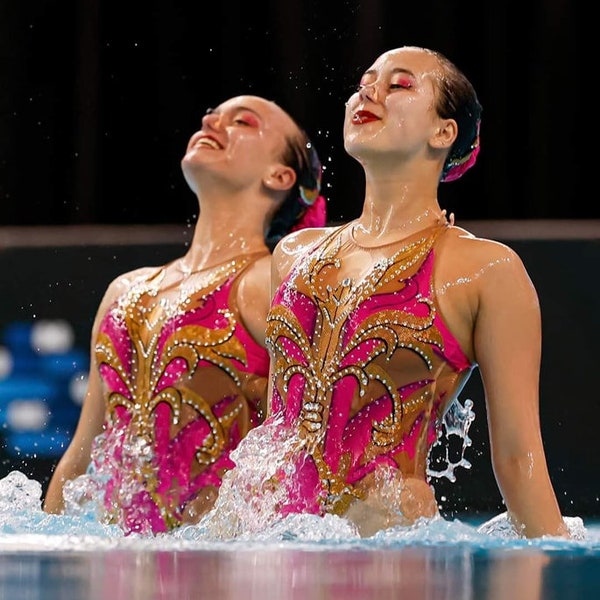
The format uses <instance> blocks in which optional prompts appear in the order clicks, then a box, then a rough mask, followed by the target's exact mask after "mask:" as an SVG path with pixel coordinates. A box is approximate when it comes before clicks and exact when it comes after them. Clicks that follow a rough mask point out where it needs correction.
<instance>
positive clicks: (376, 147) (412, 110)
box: [344, 47, 444, 161]
mask: <svg viewBox="0 0 600 600" xmlns="http://www.w3.org/2000/svg"><path fill="white" fill-rule="evenodd" d="M443 74H444V73H443V69H442V67H441V66H440V64H439V62H438V59H437V57H436V56H435V55H434V54H433V53H431V52H429V51H427V50H425V49H421V48H412V47H405V48H397V49H395V50H390V51H388V52H385V53H384V54H382V55H381V56H380V57H379V58H377V60H376V61H375V62H374V63H373V65H372V66H371V67H370V68H369V69H367V70H366V71H365V73H364V74H363V75H362V77H361V79H360V82H359V85H358V89H357V91H356V92H355V93H354V94H352V96H350V98H349V100H348V102H347V104H346V113H345V120H344V146H345V148H346V151H347V152H348V153H349V154H350V155H352V156H354V157H355V158H357V160H359V161H362V158H366V157H368V156H369V155H371V154H373V155H378V156H381V155H382V153H398V154H399V155H401V156H403V157H412V156H418V155H419V154H425V153H426V152H427V149H428V146H429V144H430V143H431V140H432V139H433V138H434V136H435V135H436V132H437V130H438V129H439V128H440V126H441V125H442V121H444V120H443V119H441V117H440V116H439V115H438V114H437V111H436V91H437V81H438V79H439V78H440V77H443Z"/></svg>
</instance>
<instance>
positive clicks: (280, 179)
mask: <svg viewBox="0 0 600 600" xmlns="http://www.w3.org/2000/svg"><path fill="white" fill-rule="evenodd" d="M263 183H264V184H265V186H267V187H268V188H269V189H271V190H278V191H285V190H289V189H291V188H292V187H294V184H295V183H296V171H294V169H292V167H288V166H286V165H282V164H277V165H273V166H272V167H270V168H269V171H268V172H267V174H266V176H265V177H264V178H263Z"/></svg>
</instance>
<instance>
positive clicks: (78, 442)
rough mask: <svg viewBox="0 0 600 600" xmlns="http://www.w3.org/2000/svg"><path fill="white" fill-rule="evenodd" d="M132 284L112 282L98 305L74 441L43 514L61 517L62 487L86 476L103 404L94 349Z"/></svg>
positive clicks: (125, 280) (48, 493)
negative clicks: (108, 314) (110, 314)
mask: <svg viewBox="0 0 600 600" xmlns="http://www.w3.org/2000/svg"><path fill="white" fill-rule="evenodd" d="M130 283H131V278H130V276H129V275H124V276H121V277H118V278H117V279H115V280H114V281H113V282H112V283H111V284H110V285H109V287H108V288H107V290H106V293H105V294H104V298H103V299H102V302H101V303H100V306H99V308H98V311H97V313H96V317H95V319H94V324H93V326H92V335H91V344H90V371H89V375H88V386H87V390H86V394H85V398H84V401H83V406H82V409H81V414H80V416H79V421H78V423H77V428H76V430H75V433H74V435H73V438H72V440H71V442H70V444H69V446H68V448H67V450H66V451H65V453H64V454H63V456H62V457H61V459H60V461H59V462H58V464H57V466H56V468H55V470H54V472H53V474H52V478H51V480H50V484H49V485H48V489H47V491H46V495H45V498H44V506H43V508H44V510H45V511H46V512H49V513H60V512H62V511H63V510H64V499H63V486H64V484H65V482H67V481H69V480H71V479H75V478H76V477H78V476H79V475H82V474H83V473H85V471H86V469H87V467H88V465H89V463H90V457H91V448H92V442H93V440H94V438H95V437H96V436H97V435H99V434H100V433H101V432H102V426H103V423H104V415H105V403H104V397H103V393H102V383H101V379H100V375H99V373H98V367H97V365H96V361H95V352H94V346H95V343H96V338H97V335H98V328H99V326H100V322H101V320H102V318H103V317H104V314H105V313H106V311H107V310H108V308H109V306H110V305H111V304H112V303H113V301H114V299H115V298H116V297H117V296H118V295H119V294H120V293H122V292H123V290H124V289H126V287H127V286H128V285H130Z"/></svg>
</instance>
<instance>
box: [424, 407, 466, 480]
mask: <svg viewBox="0 0 600 600" xmlns="http://www.w3.org/2000/svg"><path fill="white" fill-rule="evenodd" d="M474 419H475V413H474V412H473V401H472V400H470V399H467V400H465V403H464V405H463V404H461V403H460V401H459V400H458V399H455V400H454V402H452V404H451V405H450V406H449V407H448V410H447V411H446V414H445V415H444V419H443V423H442V427H441V429H440V431H439V434H438V439H437V441H436V442H435V444H434V445H433V446H432V448H431V451H430V453H429V457H428V462H427V476H428V477H429V478H432V477H436V478H441V477H446V478H447V479H449V480H450V481H452V482H455V481H456V475H455V474H454V471H455V470H456V469H457V468H458V467H463V468H464V469H470V468H471V463H470V462H469V460H467V459H466V458H465V452H466V450H467V448H469V447H470V446H471V443H472V441H471V438H470V437H469V428H470V427H471V424H472V423H473V421H474ZM451 436H456V437H458V438H459V439H460V440H462V442H461V449H460V451H459V458H458V460H456V461H453V460H452V459H451V457H450V443H449V440H450V437H451ZM438 448H443V451H444V455H443V457H442V458H437V459H436V460H434V459H433V455H434V454H435V450H436V449H438ZM434 464H435V465H438V464H440V467H444V465H445V468H439V469H434V468H433V466H434Z"/></svg>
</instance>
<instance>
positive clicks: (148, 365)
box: [92, 252, 269, 532]
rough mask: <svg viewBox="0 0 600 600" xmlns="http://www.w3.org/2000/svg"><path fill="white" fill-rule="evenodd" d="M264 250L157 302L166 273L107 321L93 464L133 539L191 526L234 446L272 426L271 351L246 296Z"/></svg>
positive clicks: (99, 356)
mask: <svg viewBox="0 0 600 600" xmlns="http://www.w3.org/2000/svg"><path fill="white" fill-rule="evenodd" d="M264 255H265V253H264V252H261V253H256V254H248V255H246V256H240V257H238V258H236V259H233V260H230V261H228V262H225V263H222V264H220V265H218V266H216V267H213V268H209V269H206V270H203V271H200V272H198V273H195V274H193V275H192V277H190V278H189V282H188V283H185V285H182V286H181V287H180V289H179V290H178V291H177V294H178V295H177V296H176V297H173V296H170V297H168V298H167V297H166V296H164V295H163V296H162V298H158V299H157V292H158V289H159V286H160V283H161V280H162V278H163V277H164V272H165V269H162V268H161V269H157V270H156V272H155V273H154V274H152V275H151V276H150V277H142V278H139V279H138V280H136V281H134V282H133V285H132V286H131V287H130V289H129V290H128V292H127V293H126V294H124V295H123V296H122V297H120V298H119V299H118V300H117V302H115V303H114V304H113V306H112V307H111V308H110V310H109V311H108V312H107V314H106V315H105V317H104V319H103V321H102V323H101V327H100V331H99V335H98V338H97V340H96V345H95V352H96V360H97V363H98V365H99V370H100V374H101V377H102V379H103V383H104V388H105V393H106V404H107V420H106V424H105V433H104V434H102V435H101V436H99V437H98V438H97V440H96V442H95V443H96V447H95V449H94V451H93V454H92V457H93V461H92V465H93V471H94V472H95V473H97V474H99V475H100V476H101V477H102V479H103V481H105V482H106V489H105V502H104V504H105V506H106V509H107V511H108V513H109V515H110V517H111V519H112V521H114V522H117V523H119V524H120V525H121V526H122V527H123V528H124V530H125V531H126V532H132V531H137V532H149V531H152V532H161V531H166V530H168V529H170V528H172V527H174V526H177V525H179V524H180V523H181V518H182V510H183V509H184V507H185V505H186V503H187V502H188V501H190V500H192V499H194V498H195V497H196V495H197V494H198V492H199V491H200V490H201V488H203V487H204V486H215V487H218V486H219V485H220V483H221V477H222V475H223V473H224V472H225V470H226V469H229V468H231V467H232V466H233V462H232V461H231V459H230V457H229V454H230V452H231V450H232V449H234V448H235V447H236V446H237V444H238V442H239V441H240V440H241V439H242V438H243V437H244V436H245V435H246V433H247V432H248V431H249V429H250V428H252V427H254V426H255V425H257V424H258V422H259V421H260V417H259V415H260V414H262V413H263V412H264V410H263V409H264V402H265V398H266V381H267V375H268V366H269V361H268V354H267V351H266V350H265V349H264V348H263V347H261V346H260V345H259V344H257V343H256V342H255V341H254V340H253V339H252V337H251V336H250V334H249V333H248V332H247V331H246V329H245V328H244V327H243V326H242V324H241V322H240V318H239V313H238V309H237V302H236V290H237V286H238V282H239V276H240V275H241V273H243V272H244V270H245V269H247V268H248V267H249V266H250V265H251V264H252V263H253V262H254V261H255V260H256V259H257V258H259V257H260V256H264ZM259 405H262V406H259Z"/></svg>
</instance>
